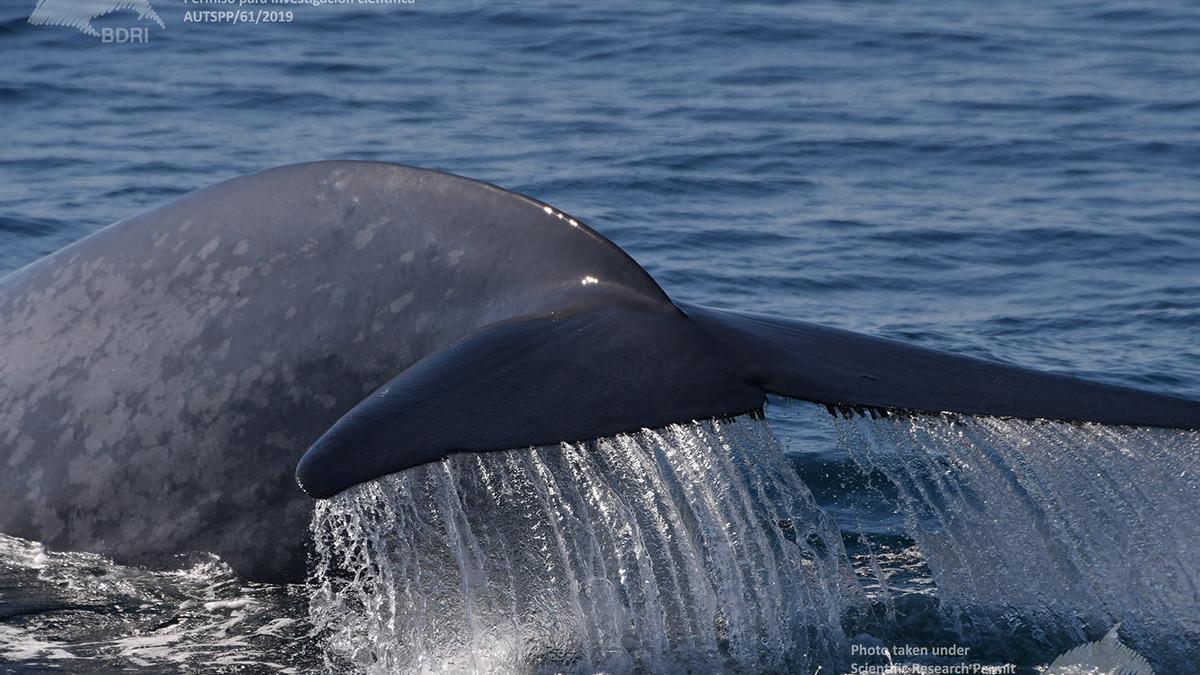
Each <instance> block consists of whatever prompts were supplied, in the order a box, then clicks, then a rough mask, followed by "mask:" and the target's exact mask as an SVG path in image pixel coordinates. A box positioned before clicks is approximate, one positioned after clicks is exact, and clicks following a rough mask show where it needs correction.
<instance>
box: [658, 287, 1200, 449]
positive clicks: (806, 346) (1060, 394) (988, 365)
mask: <svg viewBox="0 0 1200 675" xmlns="http://www.w3.org/2000/svg"><path fill="white" fill-rule="evenodd" d="M681 308H682V309H683V310H684V312H686V313H687V315H688V316H689V317H690V318H691V319H692V320H693V321H695V322H697V323H698V324H700V326H701V327H702V328H703V329H704V330H705V331H707V332H708V333H709V334H710V335H711V336H712V337H713V339H714V340H715V341H717V342H718V343H720V344H722V345H724V346H725V348H726V349H728V351H729V353H730V354H731V355H732V357H733V358H735V359H737V360H738V362H739V363H740V364H741V367H742V368H744V369H745V370H746V372H747V373H749V376H750V377H751V378H752V379H753V380H754V381H756V382H758V383H759V384H760V386H762V388H763V389H764V390H766V391H768V392H770V393H774V394H779V395H782V396H788V397H791V398H798V399H803V400H806V401H812V402H814V403H822V404H825V405H827V406H830V407H831V408H832V409H833V410H835V411H837V410H842V411H846V410H850V411H853V410H863V409H872V408H875V409H893V410H901V411H908V412H915V413H941V412H955V413H963V414H968V415H988V416H996V417H1016V418H1022V419H1050V420H1058V421H1065V422H1098V423H1101V424H1109V425H1126V426H1146V427H1168V428H1179V429H1196V428H1200V403H1197V402H1195V401H1189V400H1187V399H1182V398H1177V397H1174V396H1166V395H1163V394H1153V393H1149V392H1145V391H1141V390H1138V389H1133V388H1130V387H1121V386H1116V385H1110V384H1103V383H1099V382H1091V381H1088V380H1083V379H1079V378H1076V377H1070V376H1066V375H1058V374H1053V373H1043V372H1038V371H1034V370H1029V369H1027V368H1021V367H1018V366H1012V365H1007V364H1002V363H997V362H993V361H985V360H983V359H977V358H973V357H968V356H959V355H955V354H947V353H945V352H939V351H936V350H932V349H925V348H922V347H916V346H913V345H908V344H904V343H902V342H896V341H894V340H887V339H883V338H878V337H873V336H869V335H863V334H861V333H853V332H850V331H845V330H840V329H837V328H828V327H825V326H818V325H815V324H811V323H804V322H801V321H792V320H789V319H779V318H775V317H770V316H763V315H758V314H750V313H743V312H733V311H728V310H720V309H712V308H708V307H700V306H695V305H681Z"/></svg>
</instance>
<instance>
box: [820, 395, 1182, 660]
mask: <svg viewBox="0 0 1200 675" xmlns="http://www.w3.org/2000/svg"><path fill="white" fill-rule="evenodd" d="M834 419H835V420H836V421H835V422H834V427H835V431H836V434H837V436H838V444H839V446H840V447H841V448H842V449H843V450H845V451H846V452H848V453H849V456H850V457H851V459H852V460H853V461H854V462H855V463H856V464H857V465H858V467H859V468H860V470H861V471H862V473H863V474H864V475H868V476H881V477H882V479H881V480H882V482H885V483H886V484H887V485H886V486H882V487H883V488H884V489H879V490H878V491H877V492H876V497H878V498H879V499H884V498H885V495H895V497H894V502H895V506H896V508H897V509H898V511H899V512H900V513H901V514H902V515H903V518H904V530H905V531H906V533H907V535H908V536H909V537H911V539H912V541H913V542H914V543H915V545H916V547H917V548H918V549H919V551H920V556H921V558H922V559H923V560H924V562H925V564H927V565H928V568H929V570H930V572H931V574H932V581H933V583H934V584H935V585H936V597H937V602H938V606H939V612H940V614H941V617H942V620H943V621H944V622H945V626H946V627H947V628H948V629H949V630H950V631H951V632H952V633H953V634H956V635H957V636H958V638H957V639H958V640H960V641H961V642H963V643H965V644H971V645H975V651H976V653H981V652H983V651H985V650H986V649H987V647H988V645H989V644H991V645H995V647H996V651H997V653H1003V654H1005V655H1006V657H1007V658H1015V659H1017V660H1019V661H1026V662H1032V663H1037V662H1041V663H1043V664H1044V663H1045V662H1047V661H1048V660H1049V659H1050V658H1052V657H1053V656H1054V654H1055V653H1056V652H1058V651H1062V650H1063V649H1065V648H1069V647H1072V646H1075V645H1078V644H1080V643H1084V642H1087V641H1090V640H1097V639H1099V638H1100V637H1101V636H1103V635H1104V634H1105V632H1106V631H1108V630H1109V629H1110V627H1111V626H1113V625H1114V624H1116V623H1118V622H1120V623H1121V626H1122V629H1121V633H1122V636H1123V637H1125V638H1128V639H1129V640H1131V642H1132V644H1133V645H1134V646H1135V647H1136V648H1137V649H1138V650H1139V651H1140V652H1141V653H1143V654H1145V655H1146V656H1147V657H1148V658H1150V660H1151V661H1152V662H1154V663H1155V666H1156V668H1157V669H1159V671H1160V672H1196V671H1197V670H1200V654H1198V653H1197V650H1196V645H1198V644H1200V590H1198V588H1200V564H1198V562H1197V561H1200V508H1198V507H1197V495H1198V494H1200V474H1198V473H1197V471H1196V468H1195V467H1196V466H1197V459H1200V432H1196V431H1181V430H1172V429H1144V428H1131V427H1112V426H1103V425H1098V424H1069V423H1061V422H1049V421H1044V420H1039V421H1023V420H1011V419H999V418H993V417H971V416H964V415H955V414H944V415H940V416H930V415H904V414H892V413H888V412H886V411H885V412H883V413H881V414H878V415H876V416H874V417H868V416H864V415H853V414H850V415H838V416H836V417H835V418H834ZM1018 635H1022V636H1024V638H1022V639H1018V637H1017V636H1018ZM1015 645H1023V647H1024V651H1025V652H1026V653H1024V654H1020V653H1018V652H1019V651H1021V650H1019V649H1016V648H1015Z"/></svg>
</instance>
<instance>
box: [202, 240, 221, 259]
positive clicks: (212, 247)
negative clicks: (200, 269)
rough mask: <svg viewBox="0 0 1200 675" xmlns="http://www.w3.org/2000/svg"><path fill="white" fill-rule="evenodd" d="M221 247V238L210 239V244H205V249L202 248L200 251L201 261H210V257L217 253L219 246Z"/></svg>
mask: <svg viewBox="0 0 1200 675" xmlns="http://www.w3.org/2000/svg"><path fill="white" fill-rule="evenodd" d="M220 245H221V238H220V237H214V238H212V239H210V240H209V243H208V244H205V245H204V247H202V249H200V251H199V253H198V255H199V256H200V259H202V261H206V259H208V258H209V256H211V255H212V253H214V252H216V250H217V246H220Z"/></svg>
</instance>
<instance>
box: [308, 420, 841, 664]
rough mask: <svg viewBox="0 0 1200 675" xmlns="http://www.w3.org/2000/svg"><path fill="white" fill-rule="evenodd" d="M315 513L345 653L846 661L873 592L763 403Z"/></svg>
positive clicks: (419, 475) (320, 595) (377, 659)
mask: <svg viewBox="0 0 1200 675" xmlns="http://www.w3.org/2000/svg"><path fill="white" fill-rule="evenodd" d="M312 529H313V534H314V539H315V551H316V554H315V556H314V558H315V562H316V565H315V569H314V572H313V574H312V576H311V579H310V585H311V589H310V590H311V604H310V614H311V617H312V620H313V622H314V624H315V626H316V627H317V629H318V630H320V631H321V632H322V633H323V634H324V636H325V639H326V654H327V657H326V658H327V660H328V662H327V666H328V667H329V668H330V669H339V668H347V667H350V668H354V669H359V670H366V671H375V672H395V671H401V670H403V671H439V670H449V671H454V672H495V671H503V672H513V671H518V672H520V671H524V672H537V671H561V670H568V671H570V670H574V671H588V672H591V671H600V670H608V671H618V672H627V671H631V670H640V671H650V672H678V671H683V670H687V669H689V668H690V669H692V670H694V671H697V670H698V671H711V670H742V671H764V670H776V671H789V672H805V671H812V670H815V669H817V668H818V667H822V666H823V667H825V670H826V671H828V670H830V669H831V668H833V667H834V664H835V663H837V662H838V659H839V658H840V657H841V655H843V654H844V653H845V651H846V646H845V644H846V642H845V637H844V635H843V634H842V629H841V617H842V615H843V612H844V609H845V607H846V605H847V604H853V603H856V602H858V600H859V597H860V591H859V590H858V587H857V585H856V583H855V581H854V579H853V573H852V572H851V570H850V568H849V564H848V562H847V559H846V555H845V551H844V549H843V546H842V541H841V538H840V535H839V533H838V531H837V529H836V527H835V525H834V524H833V522H832V521H831V519H830V518H829V517H828V516H827V515H826V514H825V513H824V512H823V511H821V510H820V509H819V508H818V507H817V505H816V504H815V503H814V501H813V499H812V496H811V494H810V493H809V491H808V489H807V488H806V487H805V486H804V484H803V483H802V482H801V481H800V480H799V479H798V478H797V476H796V475H795V473H794V471H793V470H792V468H791V467H790V466H789V465H788V464H787V462H786V460H785V458H784V456H783V454H782V451H781V448H780V446H779V444H778V442H777V441H776V440H775V438H774V437H773V435H772V434H771V432H770V430H769V429H768V427H767V426H766V423H765V422H764V421H762V420H761V419H756V418H751V417H742V418H738V419H736V420H730V421H708V422H698V423H692V424H681V425H674V426H671V427H667V428H665V429H661V430H657V431H643V432H641V433H637V434H631V435H622V436H619V437H616V438H611V439H602V440H598V441H591V442H586V443H564V444H562V445H561V446H551V447H539V448H529V449H522V450H511V451H505V452H494V453H486V454H463V455H455V456H452V457H450V458H448V459H446V460H444V461H441V462H437V463H433V464H428V465H425V466H421V467H417V468H414V469H410V470H408V471H404V472H402V473H399V474H393V475H390V476H385V477H383V478H381V479H378V480H375V481H372V482H370V483H366V484H363V485H360V486H357V487H356V488H353V489H351V490H348V491H347V492H345V493H343V494H342V495H339V496H338V497H336V498H334V499H331V500H327V501H323V502H320V503H319V504H318V506H317V509H316V513H315V515H314V519H313V526H312Z"/></svg>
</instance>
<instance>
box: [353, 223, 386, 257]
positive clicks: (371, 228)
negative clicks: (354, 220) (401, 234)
mask: <svg viewBox="0 0 1200 675" xmlns="http://www.w3.org/2000/svg"><path fill="white" fill-rule="evenodd" d="M387 222H388V219H387V218H381V219H379V220H376V221H375V222H373V223H368V224H367V225H366V226H365V227H363V229H361V230H359V231H358V233H357V234H355V235H354V248H356V249H358V250H359V251H361V250H363V249H364V248H366V247H367V244H370V243H371V240H372V239H374V238H375V233H376V232H378V231H379V228H381V227H383V226H384V225H386V224H387Z"/></svg>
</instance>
